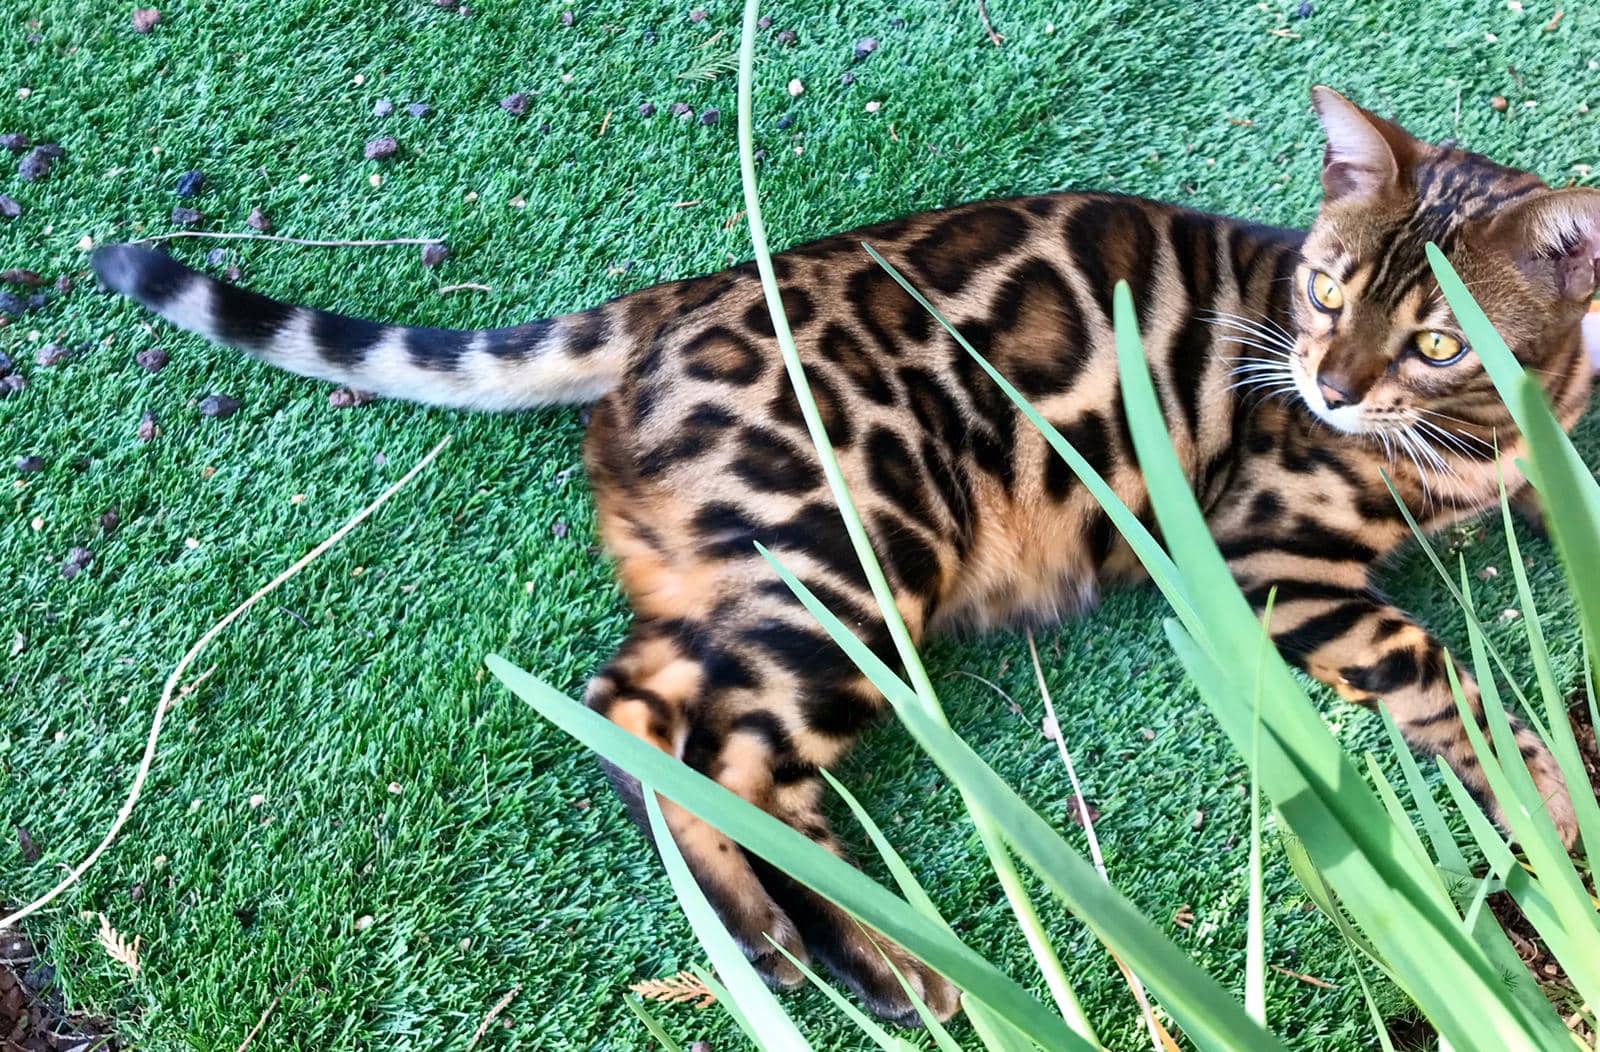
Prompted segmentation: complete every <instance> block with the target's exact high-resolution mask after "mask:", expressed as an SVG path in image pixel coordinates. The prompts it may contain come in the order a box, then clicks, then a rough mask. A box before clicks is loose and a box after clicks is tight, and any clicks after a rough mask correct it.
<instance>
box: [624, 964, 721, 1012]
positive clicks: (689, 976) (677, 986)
mask: <svg viewBox="0 0 1600 1052" xmlns="http://www.w3.org/2000/svg"><path fill="white" fill-rule="evenodd" d="M628 989H630V990H632V991H633V992H634V993H636V994H638V995H639V996H640V997H642V998H644V999H645V1000H647V1001H668V1002H671V1003H672V1004H679V1005H681V1004H688V1003H690V1002H693V1003H694V1006H695V1007H696V1008H709V1007H711V1006H712V1005H713V1004H715V1003H716V1001H717V995H716V994H714V993H712V992H711V991H710V990H708V989H707V988H706V984H705V983H702V982H701V981H700V980H699V979H697V978H696V977H695V975H694V973H693V972H679V973H678V974H677V975H670V976H668V977H667V978H665V979H646V980H645V981H644V982H642V983H634V984H633V985H632V986H630V987H628Z"/></svg>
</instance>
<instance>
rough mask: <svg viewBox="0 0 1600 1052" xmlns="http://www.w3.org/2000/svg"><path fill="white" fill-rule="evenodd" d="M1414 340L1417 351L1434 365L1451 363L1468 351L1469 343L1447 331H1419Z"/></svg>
mask: <svg viewBox="0 0 1600 1052" xmlns="http://www.w3.org/2000/svg"><path fill="white" fill-rule="evenodd" d="M1412 342H1413V343H1414V344H1415V346H1416V348H1417V353H1418V354H1420V355H1422V356H1423V357H1424V358H1426V359H1427V360H1428V361H1429V362H1431V363H1432V364H1434V365H1449V364H1450V363H1451V362H1453V361H1455V360H1456V359H1457V358H1460V357H1461V356H1462V355H1463V354H1466V353H1467V345H1466V344H1464V343H1462V342H1461V341H1460V340H1458V339H1456V338H1455V337H1454V336H1451V335H1450V334H1449V333H1447V332H1432V331H1430V332H1419V333H1417V335H1416V336H1415V337H1414V339H1413V341H1412Z"/></svg>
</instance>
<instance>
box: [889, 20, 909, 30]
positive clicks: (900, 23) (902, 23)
mask: <svg viewBox="0 0 1600 1052" xmlns="http://www.w3.org/2000/svg"><path fill="white" fill-rule="evenodd" d="M905 27H906V20H905V19H903V18H891V19H889V28H890V29H904V28H905Z"/></svg>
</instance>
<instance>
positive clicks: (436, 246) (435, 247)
mask: <svg viewBox="0 0 1600 1052" xmlns="http://www.w3.org/2000/svg"><path fill="white" fill-rule="evenodd" d="M449 258H450V246H449V245H446V244H444V243H442V242H439V241H434V242H431V243H429V244H426V245H423V246H422V265H423V266H425V267H437V266H438V265H439V264H440V263H443V262H444V261H445V260H447V259H449Z"/></svg>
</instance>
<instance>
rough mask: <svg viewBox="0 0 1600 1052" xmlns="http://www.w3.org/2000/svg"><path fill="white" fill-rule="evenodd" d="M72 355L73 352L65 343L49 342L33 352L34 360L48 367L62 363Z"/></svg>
mask: <svg viewBox="0 0 1600 1052" xmlns="http://www.w3.org/2000/svg"><path fill="white" fill-rule="evenodd" d="M70 357H72V352H71V351H70V350H68V349H67V347H66V345H65V344H60V343H47V344H45V345H44V346H43V347H40V348H39V349H38V350H37V351H34V352H33V360H34V361H35V362H37V363H38V364H39V365H40V366H43V367H44V368H46V369H48V368H49V367H50V366H52V365H60V364H61V363H62V362H64V361H66V360H67V359H68V358H70Z"/></svg>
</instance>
